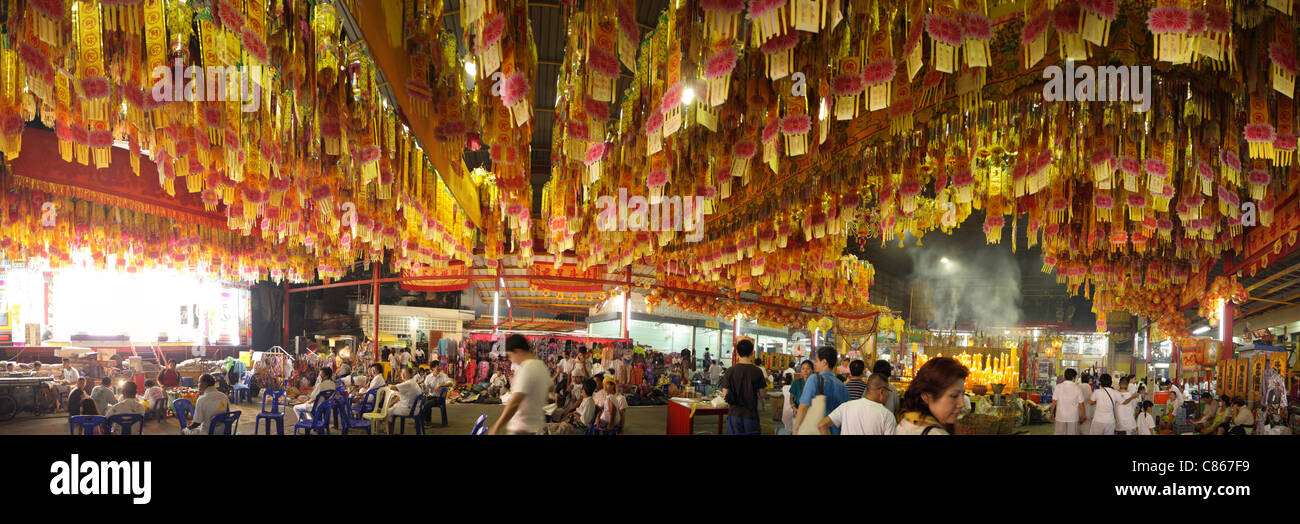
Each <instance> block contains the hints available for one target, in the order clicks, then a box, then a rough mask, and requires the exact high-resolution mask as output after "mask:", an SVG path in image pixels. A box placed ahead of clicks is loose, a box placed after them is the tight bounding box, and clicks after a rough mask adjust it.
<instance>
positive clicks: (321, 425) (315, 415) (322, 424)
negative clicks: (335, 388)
mask: <svg viewBox="0 0 1300 524" xmlns="http://www.w3.org/2000/svg"><path fill="white" fill-rule="evenodd" d="M322 397H325V393H321V394H319V395H316V403H315V404H314V405H312V408H311V418H309V419H307V420H299V421H298V422H296V423H294V425H293V434H294V435H297V434H298V430H300V429H301V430H303V431H304V432H305V434H311V432H312V431H315V432H316V433H317V434H319V435H328V434H330V405H331V404H332V403H333V401H331V400H330V398H332V396H331V397H327V398H324V402H321V400H322Z"/></svg>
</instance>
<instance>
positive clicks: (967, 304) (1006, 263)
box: [911, 246, 1024, 332]
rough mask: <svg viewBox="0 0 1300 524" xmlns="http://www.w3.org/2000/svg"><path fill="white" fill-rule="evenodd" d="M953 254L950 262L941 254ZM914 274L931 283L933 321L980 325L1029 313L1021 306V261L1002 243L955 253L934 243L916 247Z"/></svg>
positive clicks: (998, 324)
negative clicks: (928, 245)
mask: <svg viewBox="0 0 1300 524" xmlns="http://www.w3.org/2000/svg"><path fill="white" fill-rule="evenodd" d="M945 256H946V257H947V258H948V262H947V263H945V262H943V261H942V260H943V259H944V258H945ZM911 257H912V276H911V278H912V279H913V280H921V281H924V282H918V284H920V287H921V288H923V289H924V288H928V289H929V300H928V301H927V302H928V306H929V310H928V315H927V316H928V317H929V322H930V326H931V327H933V328H937V329H953V328H954V327H956V326H957V324H958V323H964V322H970V323H972V324H974V328H975V330H976V331H983V332H988V331H990V330H991V329H993V328H1004V327H1012V326H1015V325H1017V324H1018V323H1019V322H1020V321H1021V320H1022V318H1023V317H1024V314H1023V311H1021V308H1020V299H1021V297H1020V265H1019V264H1018V263H1017V262H1016V259H1015V257H1014V256H1012V254H1011V253H1009V252H1007V251H1006V250H1005V248H1003V247H1002V246H993V247H984V248H980V249H976V250H972V251H966V250H963V251H960V252H955V253H950V254H946V255H945V254H943V253H940V252H939V251H938V250H935V249H916V250H911Z"/></svg>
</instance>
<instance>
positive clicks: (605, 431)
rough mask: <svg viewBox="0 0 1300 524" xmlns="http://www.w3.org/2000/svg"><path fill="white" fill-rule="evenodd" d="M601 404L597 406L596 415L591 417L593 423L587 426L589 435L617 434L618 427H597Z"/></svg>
mask: <svg viewBox="0 0 1300 524" xmlns="http://www.w3.org/2000/svg"><path fill="white" fill-rule="evenodd" d="M601 411H602V410H601V409H600V406H596V416H594V417H591V425H590V426H587V434H588V435H617V434H618V428H617V427H614V428H610V429H600V428H597V427H596V422H597V421H599V420H600V412H601Z"/></svg>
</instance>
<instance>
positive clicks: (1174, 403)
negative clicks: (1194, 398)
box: [1160, 379, 1183, 424]
mask: <svg viewBox="0 0 1300 524" xmlns="http://www.w3.org/2000/svg"><path fill="white" fill-rule="evenodd" d="M1160 389H1161V390H1163V391H1168V392H1169V413H1172V414H1173V415H1172V416H1173V419H1174V423H1175V424H1177V423H1178V419H1179V418H1180V417H1181V414H1180V413H1179V412H1178V411H1179V410H1180V409H1182V407H1183V390H1181V389H1178V386H1177V385H1176V384H1174V383H1172V382H1170V381H1169V379H1165V380H1164V382H1161V383H1160Z"/></svg>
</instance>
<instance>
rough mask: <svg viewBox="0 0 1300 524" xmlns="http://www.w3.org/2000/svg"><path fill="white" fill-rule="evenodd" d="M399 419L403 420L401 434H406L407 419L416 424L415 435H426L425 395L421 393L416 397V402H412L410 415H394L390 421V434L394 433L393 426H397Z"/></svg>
mask: <svg viewBox="0 0 1300 524" xmlns="http://www.w3.org/2000/svg"><path fill="white" fill-rule="evenodd" d="M398 419H401V420H402V432H401V433H399V434H404V433H406V419H411V421H413V422H415V434H416V435H423V434H424V393H420V394H419V395H416V396H415V400H412V401H411V412H410V413H407V414H405V415H402V414H394V415H393V418H392V419H390V420H389V421H388V432H389V433H392V432H393V426H394V425H395V424H397V420H398Z"/></svg>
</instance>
